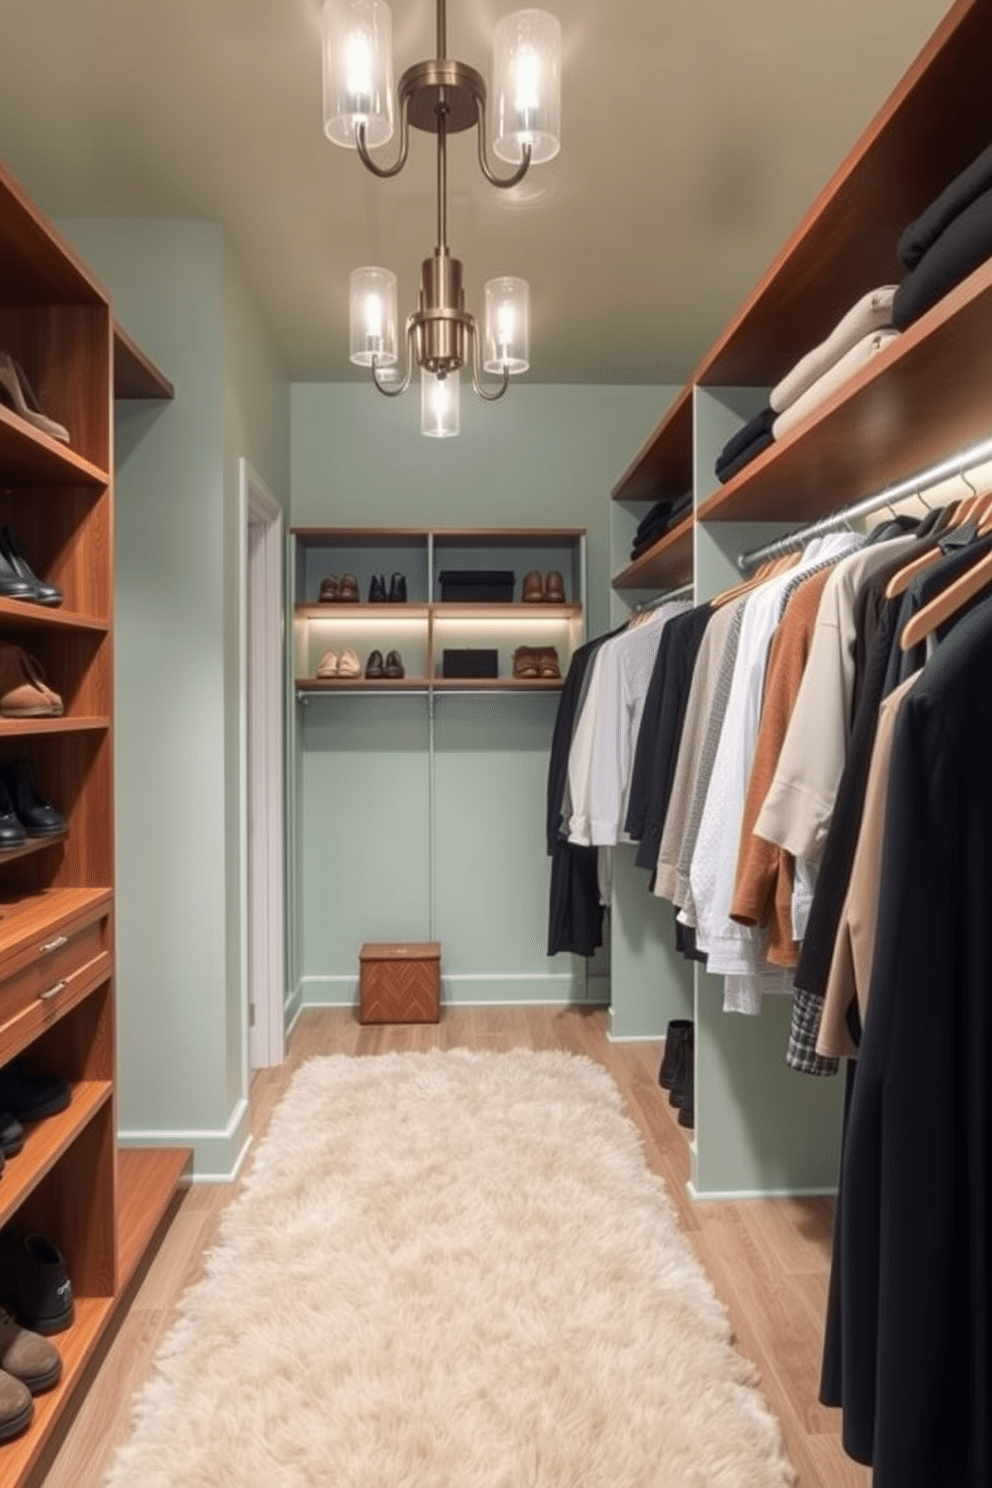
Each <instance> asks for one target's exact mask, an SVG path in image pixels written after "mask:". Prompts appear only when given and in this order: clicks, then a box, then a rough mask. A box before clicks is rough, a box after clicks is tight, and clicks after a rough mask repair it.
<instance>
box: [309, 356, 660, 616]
mask: <svg viewBox="0 0 992 1488" xmlns="http://www.w3.org/2000/svg"><path fill="white" fill-rule="evenodd" d="M344 355H345V350H344V348H342V357H344ZM675 392H676V389H674V388H664V387H654V388H652V387H587V386H562V387H551V386H548V385H543V384H539V383H528V382H515V383H513V384H512V385H511V387H510V390H509V392H508V393H507V394H506V396H505V398H504V399H503V400H502V401H501V402H500V403H495V404H482V403H481V402H480V401H479V400H478V399H477V398H476V397H475V395H474V394H473V393H472V392H471V391H466V389H465V388H462V394H461V412H462V420H461V422H462V431H461V434H460V435H459V436H458V438H457V439H424V438H423V437H422V435H421V434H420V403H419V393H418V390H417V388H416V387H414V388H411V390H410V392H409V393H407V395H406V396H405V397H404V398H397V399H396V400H395V401H392V402H390V401H389V400H387V399H386V398H384V397H382V395H381V394H380V393H377V392H376V391H375V389H374V388H373V387H372V386H371V384H368V383H334V384H326V383H296V384H294V385H293V390H292V410H293V412H292V521H293V524H294V525H295V526H307V525H311V526H315V527H316V526H331V525H337V526H355V527H358V526H371V527H389V526H413V527H416V526H430V525H442V524H447V525H450V526H464V527H542V526H547V527H585V528H586V530H587V532H588V559H589V581H588V597H589V616H588V629H589V634H590V635H592V634H595V633H596V632H597V631H600V630H605V629H606V628H607V626H608V624H609V594H610V501H609V494H610V488H611V486H612V485H613V483H614V482H615V481H616V479H617V478H618V476H619V475H620V474H621V473H622V472H623V470H624V469H625V468H626V466H627V465H628V464H629V463H630V461H631V459H632V458H633V456H634V454H635V453H636V452H637V450H638V449H639V448H640V446H641V444H642V443H643V442H644V440H645V439H646V438H647V436H648V434H649V433H650V431H651V429H652V428H653V427H654V425H655V424H656V423H657V421H658V418H659V415H660V413H661V411H662V410H663V409H664V408H665V407H666V406H667V404H668V403H669V402H670V401H671V399H672V397H673V396H674V394H675Z"/></svg>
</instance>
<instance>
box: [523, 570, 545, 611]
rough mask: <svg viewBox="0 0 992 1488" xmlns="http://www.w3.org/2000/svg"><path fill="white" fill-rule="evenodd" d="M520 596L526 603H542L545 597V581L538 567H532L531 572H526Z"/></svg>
mask: <svg viewBox="0 0 992 1488" xmlns="http://www.w3.org/2000/svg"><path fill="white" fill-rule="evenodd" d="M520 598H521V599H522V600H523V602H524V604H540V603H541V601H542V599H543V598H544V581H543V580H542V578H541V575H540V574H539V573H538V571H537V569H536V568H532V569H531V571H530V573H525V574H524V582H523V587H522V588H521V590H520Z"/></svg>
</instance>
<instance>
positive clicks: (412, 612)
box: [293, 600, 431, 624]
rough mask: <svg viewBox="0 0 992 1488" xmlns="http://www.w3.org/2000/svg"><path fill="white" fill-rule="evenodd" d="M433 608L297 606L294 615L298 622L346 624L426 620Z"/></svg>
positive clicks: (406, 603)
mask: <svg viewBox="0 0 992 1488" xmlns="http://www.w3.org/2000/svg"><path fill="white" fill-rule="evenodd" d="M430 610H431V607H430V605H427V604H411V603H408V602H406V601H404V602H403V603H402V604H366V603H363V602H362V601H361V600H359V602H358V604H354V603H351V604H339V603H333V604H297V605H294V606H293V614H294V615H295V616H296V618H297V619H298V620H333V621H337V622H343V623H345V624H348V623H354V621H356V620H426V619H427V616H428V615H429V614H430Z"/></svg>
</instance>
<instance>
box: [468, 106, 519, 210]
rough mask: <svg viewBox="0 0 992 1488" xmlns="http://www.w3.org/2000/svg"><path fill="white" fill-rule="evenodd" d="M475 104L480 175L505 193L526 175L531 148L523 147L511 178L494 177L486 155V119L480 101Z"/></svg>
mask: <svg viewBox="0 0 992 1488" xmlns="http://www.w3.org/2000/svg"><path fill="white" fill-rule="evenodd" d="M475 104H476V131H475V132H476V135H477V137H478V141H479V169H480V170H481V171H482V174H483V175H484V176H485V178H486V180H487V181H488V182H489V183H490V185H492V186H498V187H499V188H500V189H501V190H502V191H505V190H506V189H507V187H509V186H517V185H519V184H520V182H521V181H522V180H523V178H524V176H525V175H526V174H527V171H528V168H529V166H530V157H531V148H530V145H524V147H523V159H522V160H521V162H520V164H519V165H518V166H517V169H516V170H515V171H514V172H513V175H512V176H507V177H506V178H505V179H504V178H503V177H501V176H495V175H493V171H492V166H491V165H490V164H489V157H488V155H487V154H486V118H485V112H484V109H483V105H482V100H481V99H479V98H477V99H476V100H475Z"/></svg>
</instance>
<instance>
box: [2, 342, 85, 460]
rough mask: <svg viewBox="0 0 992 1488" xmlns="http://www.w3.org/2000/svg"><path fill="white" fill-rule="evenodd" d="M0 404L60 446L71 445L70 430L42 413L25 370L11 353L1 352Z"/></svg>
mask: <svg viewBox="0 0 992 1488" xmlns="http://www.w3.org/2000/svg"><path fill="white" fill-rule="evenodd" d="M0 403H5V404H6V406H7V407H8V408H9V409H11V411H12V412H14V413H16V414H17V416H18V417H19V418H22V419H24V421H25V422H26V423H28V424H32V425H33V426H34V428H36V429H40V430H41V432H42V433H43V434H47V435H48V437H49V438H50V439H57V440H58V441H59V442H60V444H68V443H69V430H68V429H66V428H64V427H63V426H62V424H59V423H56V421H55V419H53V418H49V417H48V415H47V414H44V413H42V411H41V408H40V407H39V404H38V399H37V398H36V397H35V395H34V392H33V391H32V388H31V384H30V383H29V382H28V379H27V376H26V374H25V371H24V368H23V367H22V366H21V364H20V362H18V361H16V360H15V358H14V357H12V356H11V354H10V352H9V351H0Z"/></svg>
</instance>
